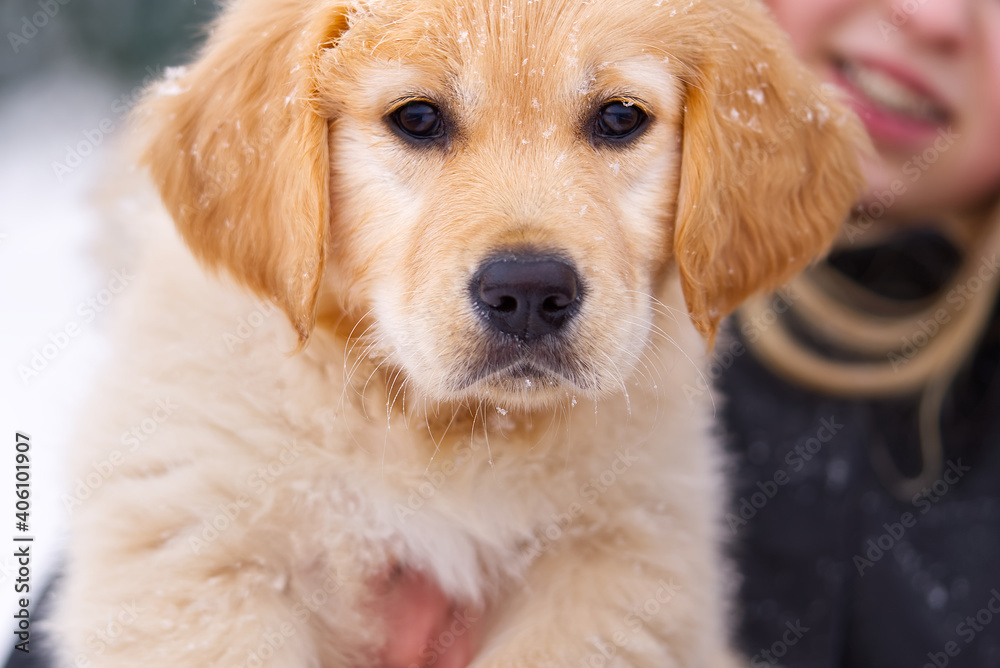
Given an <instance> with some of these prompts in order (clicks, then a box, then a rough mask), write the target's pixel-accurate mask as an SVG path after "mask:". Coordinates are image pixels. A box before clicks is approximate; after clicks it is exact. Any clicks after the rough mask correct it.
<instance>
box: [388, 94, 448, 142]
mask: <svg viewBox="0 0 1000 668" xmlns="http://www.w3.org/2000/svg"><path fill="white" fill-rule="evenodd" d="M390 120H391V121H392V124H393V125H394V126H395V127H396V128H398V129H399V130H400V131H401V132H403V133H404V134H406V135H408V136H409V137H412V138H413V139H421V140H429V139H438V138H440V137H443V136H444V122H443V120H442V119H441V110H440V109H438V108H437V107H435V106H434V105H433V104H431V103H430V102H427V101H424V100H413V101H412V102H407V103H406V104H404V105H403V106H401V107H400V108H399V109H397V110H396V111H394V112H392V114H391V115H390Z"/></svg>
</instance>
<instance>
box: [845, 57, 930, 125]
mask: <svg viewBox="0 0 1000 668" xmlns="http://www.w3.org/2000/svg"><path fill="white" fill-rule="evenodd" d="M834 66H835V67H836V69H837V71H838V72H839V74H840V75H841V76H842V77H843V78H844V80H845V81H846V82H847V83H848V84H849V86H850V87H851V88H853V89H854V92H855V93H857V94H860V95H861V96H863V97H864V98H865V101H866V102H867V103H868V104H870V105H872V106H874V107H876V108H877V110H878V111H881V112H883V113H888V114H891V115H893V116H896V117H901V118H902V119H905V120H908V121H911V122H915V123H922V124H928V125H935V126H937V125H942V124H945V123H947V122H948V120H949V114H948V110H947V109H945V108H944V107H943V106H942V105H941V103H940V102H939V101H938V100H936V99H935V98H933V97H931V96H930V95H927V94H925V93H924V92H922V91H920V90H918V89H917V88H915V87H913V86H910V85H908V84H907V83H906V82H904V81H901V80H900V79H899V78H897V77H895V76H893V75H892V74H890V73H888V72H886V71H884V70H882V69H880V68H875V67H870V66H868V65H865V64H863V63H859V62H856V61H848V60H838V61H836V62H835V64H834Z"/></svg>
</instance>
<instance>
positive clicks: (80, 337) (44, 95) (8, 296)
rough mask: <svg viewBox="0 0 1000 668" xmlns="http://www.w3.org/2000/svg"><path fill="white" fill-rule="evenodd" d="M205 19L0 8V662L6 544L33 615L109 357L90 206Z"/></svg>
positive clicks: (54, 561)
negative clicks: (70, 470) (19, 480)
mask: <svg viewBox="0 0 1000 668" xmlns="http://www.w3.org/2000/svg"><path fill="white" fill-rule="evenodd" d="M215 9H216V8H215V4H214V3H213V2H211V1H210V0H197V1H196V0H156V1H155V2H150V1H149V0H2V2H0V28H2V32H0V38H2V41H0V351H2V352H0V442H3V443H4V446H3V447H2V448H0V612H2V613H3V617H2V619H3V624H2V625H0V632H2V635H0V638H2V639H3V640H2V642H0V660H6V655H7V653H8V652H9V650H10V646H11V640H12V639H13V638H14V636H13V634H12V631H13V628H14V621H15V620H14V619H13V616H12V615H13V612H14V611H15V610H16V605H17V599H18V598H20V597H21V596H22V594H16V593H15V591H14V586H15V579H16V578H17V568H16V564H15V560H14V558H13V553H14V542H13V537H14V535H15V534H18V535H31V536H34V538H35V540H34V543H33V545H32V548H31V551H32V557H33V559H32V564H31V596H30V598H31V599H32V605H34V603H35V602H36V601H37V600H38V598H39V596H40V594H41V592H42V589H43V587H44V585H45V584H46V583H47V581H49V580H50V579H51V578H52V576H53V574H54V573H55V572H56V571H57V570H58V567H59V561H60V557H61V549H62V546H63V536H64V532H65V528H66V524H67V523H66V517H67V511H66V507H65V503H64V495H65V494H66V493H67V491H69V490H71V489H72V487H73V486H74V484H75V481H72V480H67V479H66V476H65V469H64V463H65V459H66V452H67V451H68V449H69V448H71V447H72V436H73V429H74V425H75V423H76V422H77V417H78V414H79V412H80V410H81V407H82V402H83V399H84V398H85V397H86V396H87V393H88V391H89V388H91V386H92V384H93V381H94V379H95V378H96V377H97V374H99V373H100V369H101V364H102V362H103V361H104V360H105V359H106V358H107V357H108V355H109V353H110V350H109V344H108V342H107V341H106V339H105V338H104V336H103V329H104V323H105V321H106V315H107V309H108V308H113V306H114V294H113V293H112V292H111V290H110V289H109V288H112V287H118V283H117V282H114V281H113V277H114V273H113V272H114V271H115V270H116V269H117V268H118V267H117V266H116V265H117V264H120V263H122V262H124V261H127V258H123V257H122V254H121V253H118V254H116V253H115V252H114V250H113V249H112V250H111V251H110V252H109V250H108V247H107V244H108V237H109V234H108V230H107V229H106V228H105V226H104V225H102V220H101V216H100V209H99V208H98V206H97V205H96V203H95V200H96V199H97V195H96V194H97V192H98V191H99V185H100V184H101V183H102V182H103V181H106V180H107V178H108V169H107V166H108V164H109V162H110V161H109V155H111V154H112V153H113V152H114V151H115V149H116V146H119V145H121V144H122V143H124V142H123V139H124V137H125V136H126V135H127V132H126V131H125V127H126V123H125V117H126V116H127V112H128V111H129V109H131V107H132V106H133V105H134V101H135V93H136V92H138V89H137V88H136V87H137V86H140V85H142V83H143V80H144V79H145V80H149V79H150V78H152V76H153V75H159V74H161V73H162V71H163V69H164V68H165V67H168V66H171V65H177V64H182V63H184V62H187V61H189V60H190V55H191V53H192V51H193V49H194V48H195V45H196V44H197V43H198V42H199V41H200V36H201V35H202V33H203V30H202V28H203V26H204V24H205V22H206V21H207V20H208V19H209V18H210V17H211V16H212V15H213V14H214V12H215ZM102 180H103V181H102ZM112 238H113V235H112ZM18 431H20V432H24V433H27V434H29V435H30V436H31V473H32V480H31V483H32V485H31V492H32V496H31V510H30V513H31V515H30V530H29V531H28V532H27V534H20V532H18V531H17V530H16V529H15V526H14V523H15V521H16V520H15V516H14V513H15V507H14V503H15V498H14V496H13V485H14V472H15V470H14V454H15V451H14V443H15V433H16V432H18ZM4 545H5V546H6V547H3V546H4ZM33 640H34V641H36V642H37V636H34V635H33ZM32 649H33V650H35V649H40V648H39V647H36V646H33V647H32Z"/></svg>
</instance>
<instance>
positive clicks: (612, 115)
mask: <svg viewBox="0 0 1000 668" xmlns="http://www.w3.org/2000/svg"><path fill="white" fill-rule="evenodd" d="M647 118H648V117H647V116H646V113H645V112H644V111H643V110H642V109H640V108H639V107H638V105H636V104H634V103H633V104H629V103H628V102H626V101H625V100H612V101H611V102H608V103H607V104H605V105H604V106H603V107H601V108H600V110H599V111H598V112H597V120H596V122H595V124H594V134H595V135H596V136H597V137H598V138H600V139H604V140H610V141H623V140H627V139H629V138H631V137H633V136H634V135H636V134H638V133H639V131H641V130H642V129H643V128H644V127H645V126H646V120H647Z"/></svg>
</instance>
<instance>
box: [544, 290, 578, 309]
mask: <svg viewBox="0 0 1000 668" xmlns="http://www.w3.org/2000/svg"><path fill="white" fill-rule="evenodd" d="M574 299H576V294H575V293H574V294H565V295H550V296H549V297H546V298H545V301H543V302H542V309H543V310H545V311H546V312H548V313H555V312H557V311H560V310H562V309H564V308H567V307H568V306H569V305H570V304H572V303H573V300H574Z"/></svg>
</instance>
